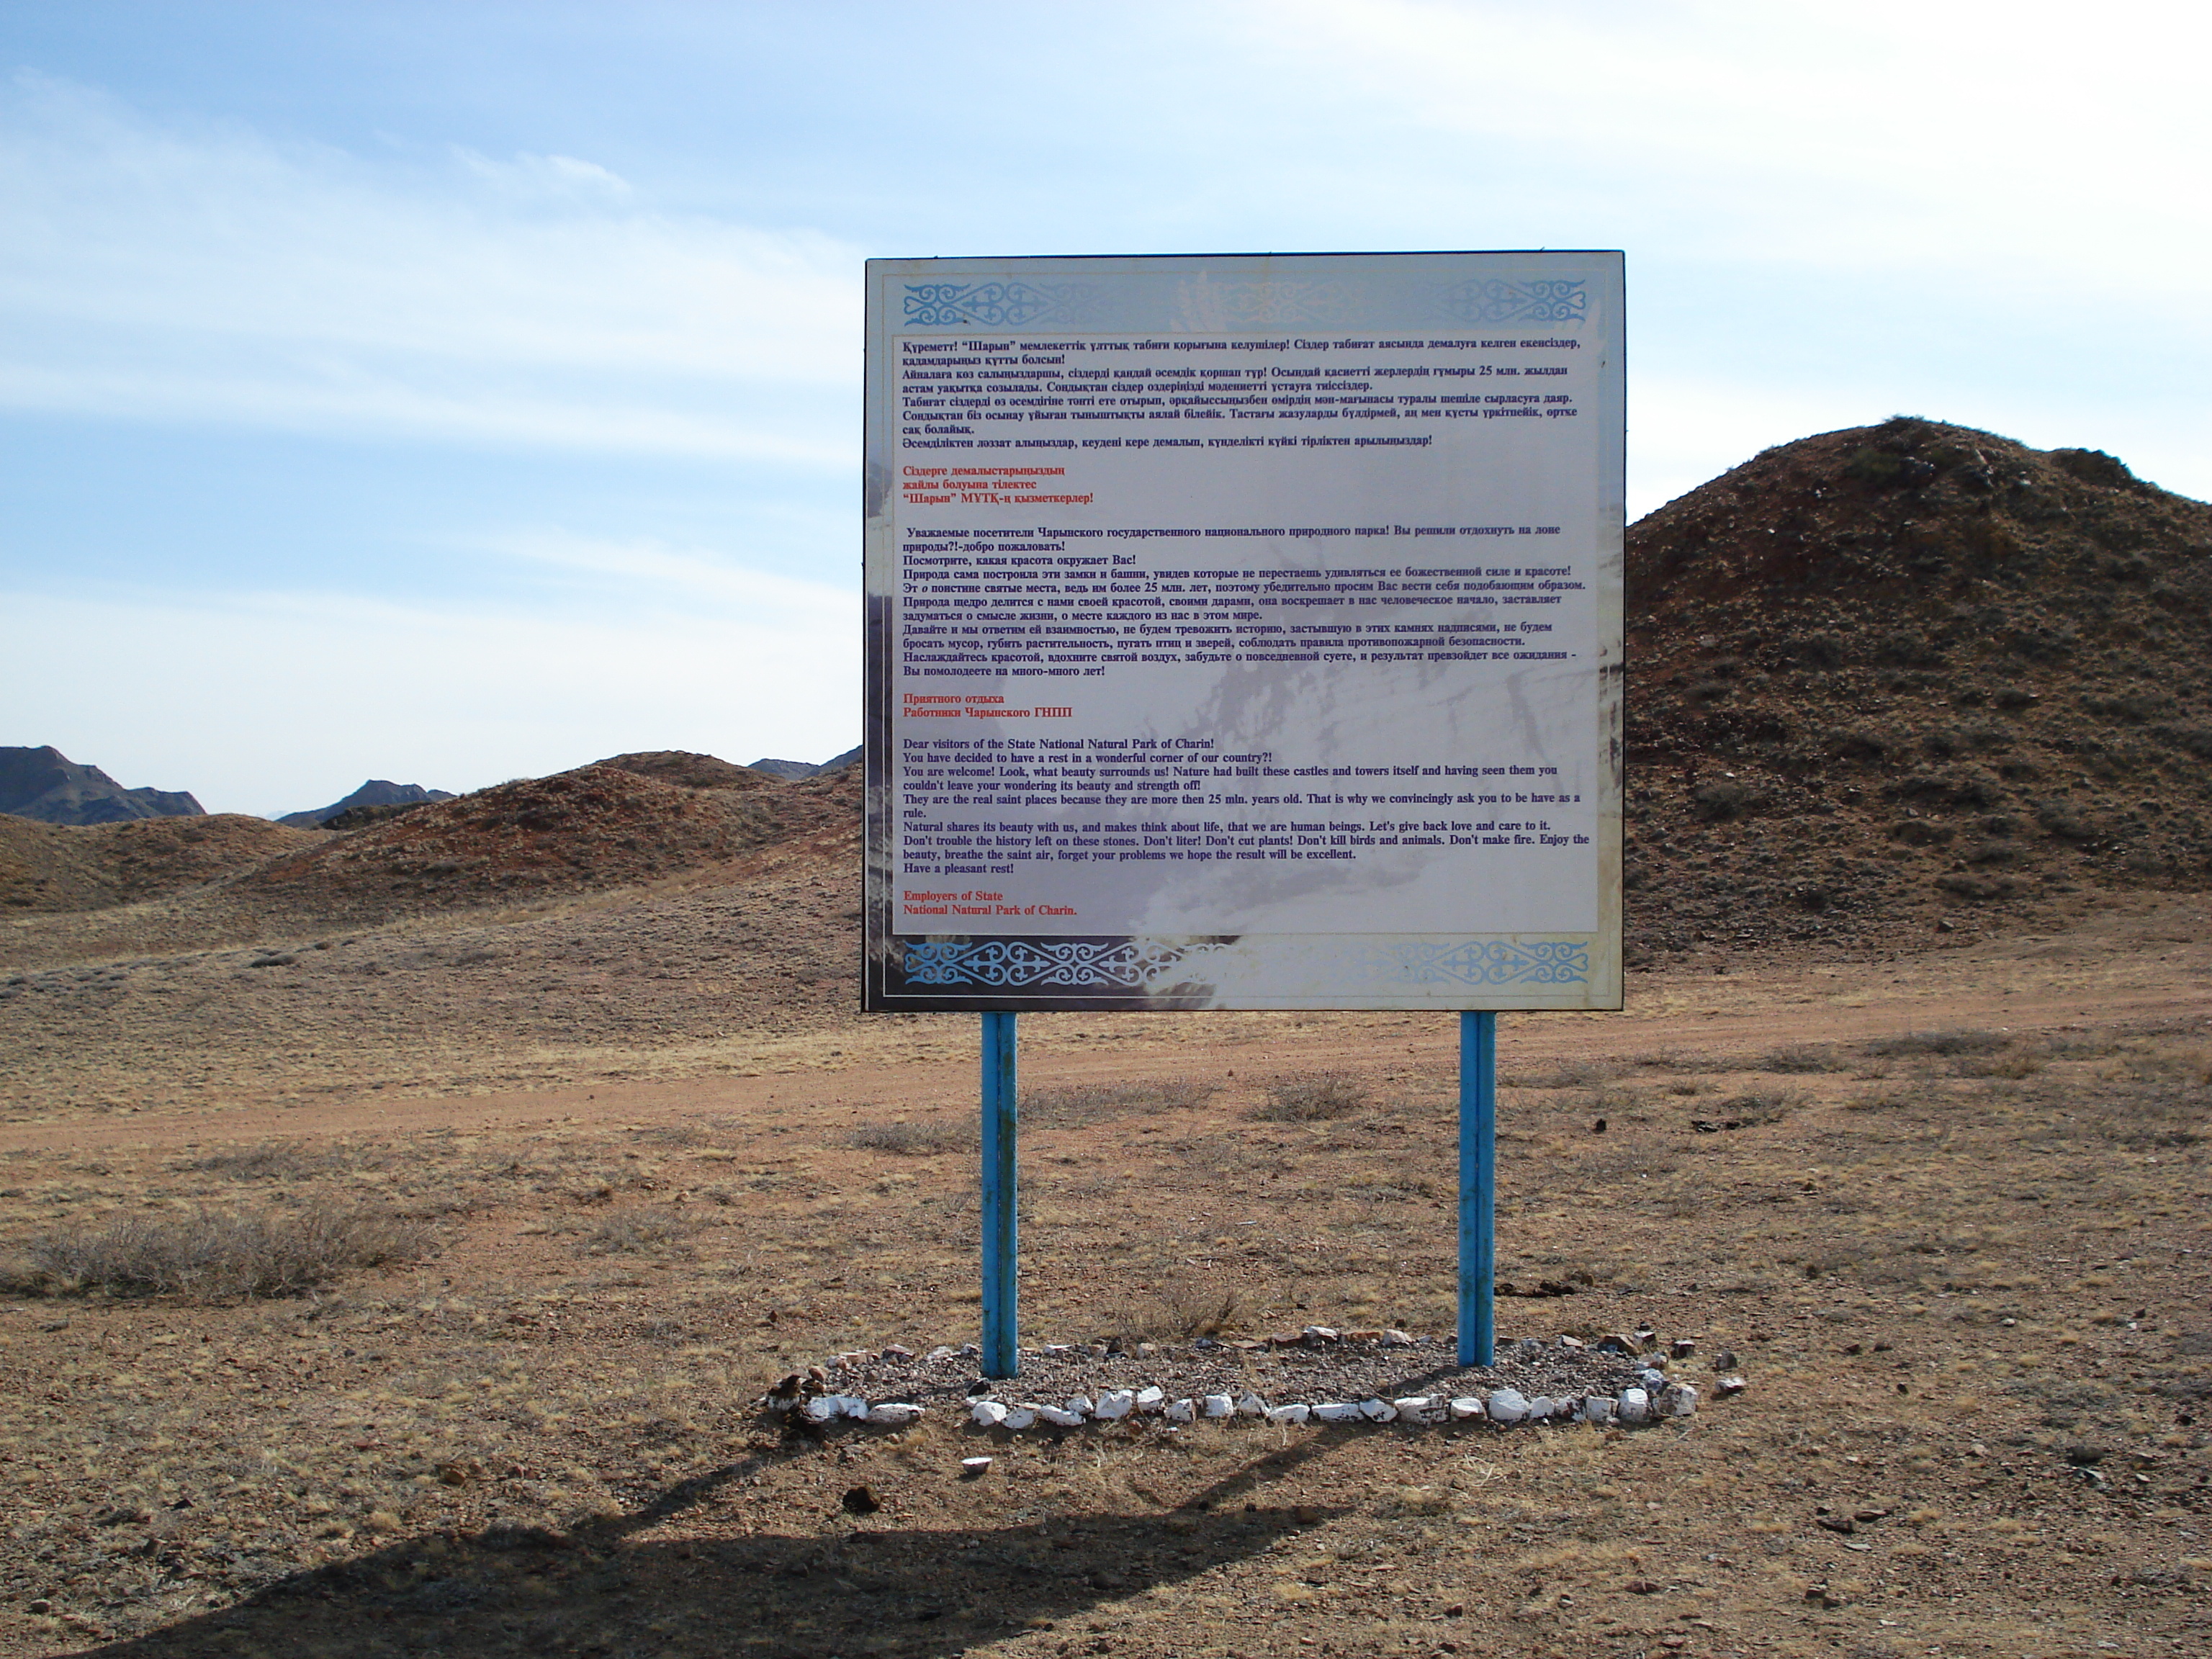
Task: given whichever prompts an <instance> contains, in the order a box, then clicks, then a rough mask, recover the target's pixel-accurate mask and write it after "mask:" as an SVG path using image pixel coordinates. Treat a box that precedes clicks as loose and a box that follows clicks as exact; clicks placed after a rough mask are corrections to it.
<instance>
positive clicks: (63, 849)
mask: <svg viewBox="0 0 2212 1659" xmlns="http://www.w3.org/2000/svg"><path fill="white" fill-rule="evenodd" d="M317 841H318V837H317V836H315V835H314V834H313V832H312V831H310V830H304V829H286V828H285V827H284V826H283V825H282V824H276V823H270V822H269V821H268V820H267V819H266V818H256V817H246V815H245V814H243V813H239V812H217V813H213V814H210V815H202V816H197V817H160V818H137V819H132V820H129V821H127V822H125V823H100V824H58V823H37V822H34V821H33V820H32V819H30V818H21V817H11V816H9V815H6V814H0V911H5V912H9V913H13V914H15V915H38V914H40V913H42V912H52V911H69V910H99V909H104V908H106V907H108V906H109V905H114V904H131V903H135V902H137V901H139V900H141V899H150V898H159V897H161V896H163V895H164V894H168V893H175V892H180V891H182V890H185V888H188V887H197V886H198V885H199V884H201V883H203V882H208V881H213V880H215V879H216V878H217V877H219V876H222V875H224V874H227V873H228V872H231V871H234V870H236V869H238V868H239V867H240V866H243V865H249V864H252V863H255V862H257V861H258V860H262V859H266V858H270V857H274V856H276V855H277V854H283V853H288V852H290V851H291V850H293V849H294V848H299V847H312V846H314V845H315V844H316V843H317Z"/></svg>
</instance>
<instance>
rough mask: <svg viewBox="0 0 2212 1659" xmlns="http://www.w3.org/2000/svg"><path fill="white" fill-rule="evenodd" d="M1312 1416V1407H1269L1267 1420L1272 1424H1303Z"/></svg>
mask: <svg viewBox="0 0 2212 1659" xmlns="http://www.w3.org/2000/svg"><path fill="white" fill-rule="evenodd" d="M1312 1415H1313V1407H1310V1406H1270V1407H1267V1420H1268V1421H1269V1422H1270V1423H1303V1422H1304V1421H1305V1420H1306V1419H1308V1418H1310V1417H1311V1416H1312Z"/></svg>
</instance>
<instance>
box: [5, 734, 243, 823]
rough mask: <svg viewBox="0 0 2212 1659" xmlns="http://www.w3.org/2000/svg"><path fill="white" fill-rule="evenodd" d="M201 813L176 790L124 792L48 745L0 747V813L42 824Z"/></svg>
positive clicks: (200, 808) (97, 771)
mask: <svg viewBox="0 0 2212 1659" xmlns="http://www.w3.org/2000/svg"><path fill="white" fill-rule="evenodd" d="M204 811H206V809H205V808H204V807H203V806H202V805H200V804H199V803H198V802H197V801H196V800H194V799H192V798H191V796H190V795H189V794H186V793H184V792H183V791H182V790H171V789H125V787H123V786H122V785H121V784H119V783H118V782H116V781H115V780H114V779H113V778H111V777H109V776H108V775H107V774H106V773H105V772H103V771H101V770H100V769H99V768H98V767H97V766H80V765H79V764H78V763H76V762H75V761H73V760H71V759H70V757H68V756H67V755H64V753H62V751H61V750H58V749H57V748H55V747H54V746H53V745H52V744H46V745H44V746H43V747H40V748H37V749H26V748H7V747H0V812H4V813H7V814H9V815H10V816H12V817H19V818H35V819H37V820H39V821H40V823H125V822H126V821H128V820H130V819H132V818H174V817H198V816H200V815H201V814H202V813H203V812H204Z"/></svg>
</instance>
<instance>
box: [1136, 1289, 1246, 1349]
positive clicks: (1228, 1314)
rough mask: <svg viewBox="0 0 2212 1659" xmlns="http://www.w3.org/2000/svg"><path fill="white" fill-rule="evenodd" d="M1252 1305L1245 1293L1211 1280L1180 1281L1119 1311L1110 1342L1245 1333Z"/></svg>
mask: <svg viewBox="0 0 2212 1659" xmlns="http://www.w3.org/2000/svg"><path fill="white" fill-rule="evenodd" d="M1252 1312H1253V1309H1252V1302H1251V1298H1250V1297H1248V1296H1247V1295H1246V1294H1245V1293H1244V1292H1243V1291H1241V1290H1238V1289H1237V1288H1236V1287H1234V1286H1233V1285H1223V1284H1221V1283H1219V1282H1218V1281H1217V1280H1211V1279H1178V1280H1176V1282H1175V1283H1173V1284H1171V1285H1164V1286H1162V1287H1161V1288H1160V1289H1159V1290H1158V1291H1155V1292H1154V1293H1153V1294H1152V1296H1150V1297H1146V1299H1145V1300H1143V1301H1141V1302H1137V1303H1133V1304H1129V1305H1128V1306H1127V1307H1123V1308H1121V1309H1118V1310H1116V1311H1115V1315H1114V1328H1112V1329H1111V1330H1109V1331H1105V1332H1102V1333H1101V1334H1102V1335H1103V1336H1104V1337H1106V1338H1107V1339H1108V1340H1120V1341H1122V1342H1124V1343H1129V1342H1188V1341H1189V1340H1192V1339H1193V1338H1194V1337H1200V1336H1220V1335H1222V1334H1225V1333H1226V1332H1229V1331H1235V1330H1241V1329H1243V1328H1244V1327H1245V1326H1246V1325H1247V1324H1249V1322H1250V1321H1251V1318H1252Z"/></svg>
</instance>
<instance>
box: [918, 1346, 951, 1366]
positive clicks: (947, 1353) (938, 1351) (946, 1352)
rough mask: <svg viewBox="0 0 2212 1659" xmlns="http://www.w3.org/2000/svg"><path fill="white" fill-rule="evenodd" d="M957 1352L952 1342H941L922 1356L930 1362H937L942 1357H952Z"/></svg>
mask: <svg viewBox="0 0 2212 1659" xmlns="http://www.w3.org/2000/svg"><path fill="white" fill-rule="evenodd" d="M955 1352H957V1350H956V1349H955V1348H954V1347H953V1346H952V1345H951V1343H949V1342H940V1343H939V1344H938V1345H937V1346H935V1347H933V1348H932V1349H931V1350H930V1351H929V1352H927V1353H926V1354H924V1355H923V1356H922V1358H923V1359H924V1360H925V1361H926V1362H927V1363H928V1364H936V1363H937V1362H938V1361H939V1360H940V1359H950V1358H952V1356H953V1354H954V1353H955Z"/></svg>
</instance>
